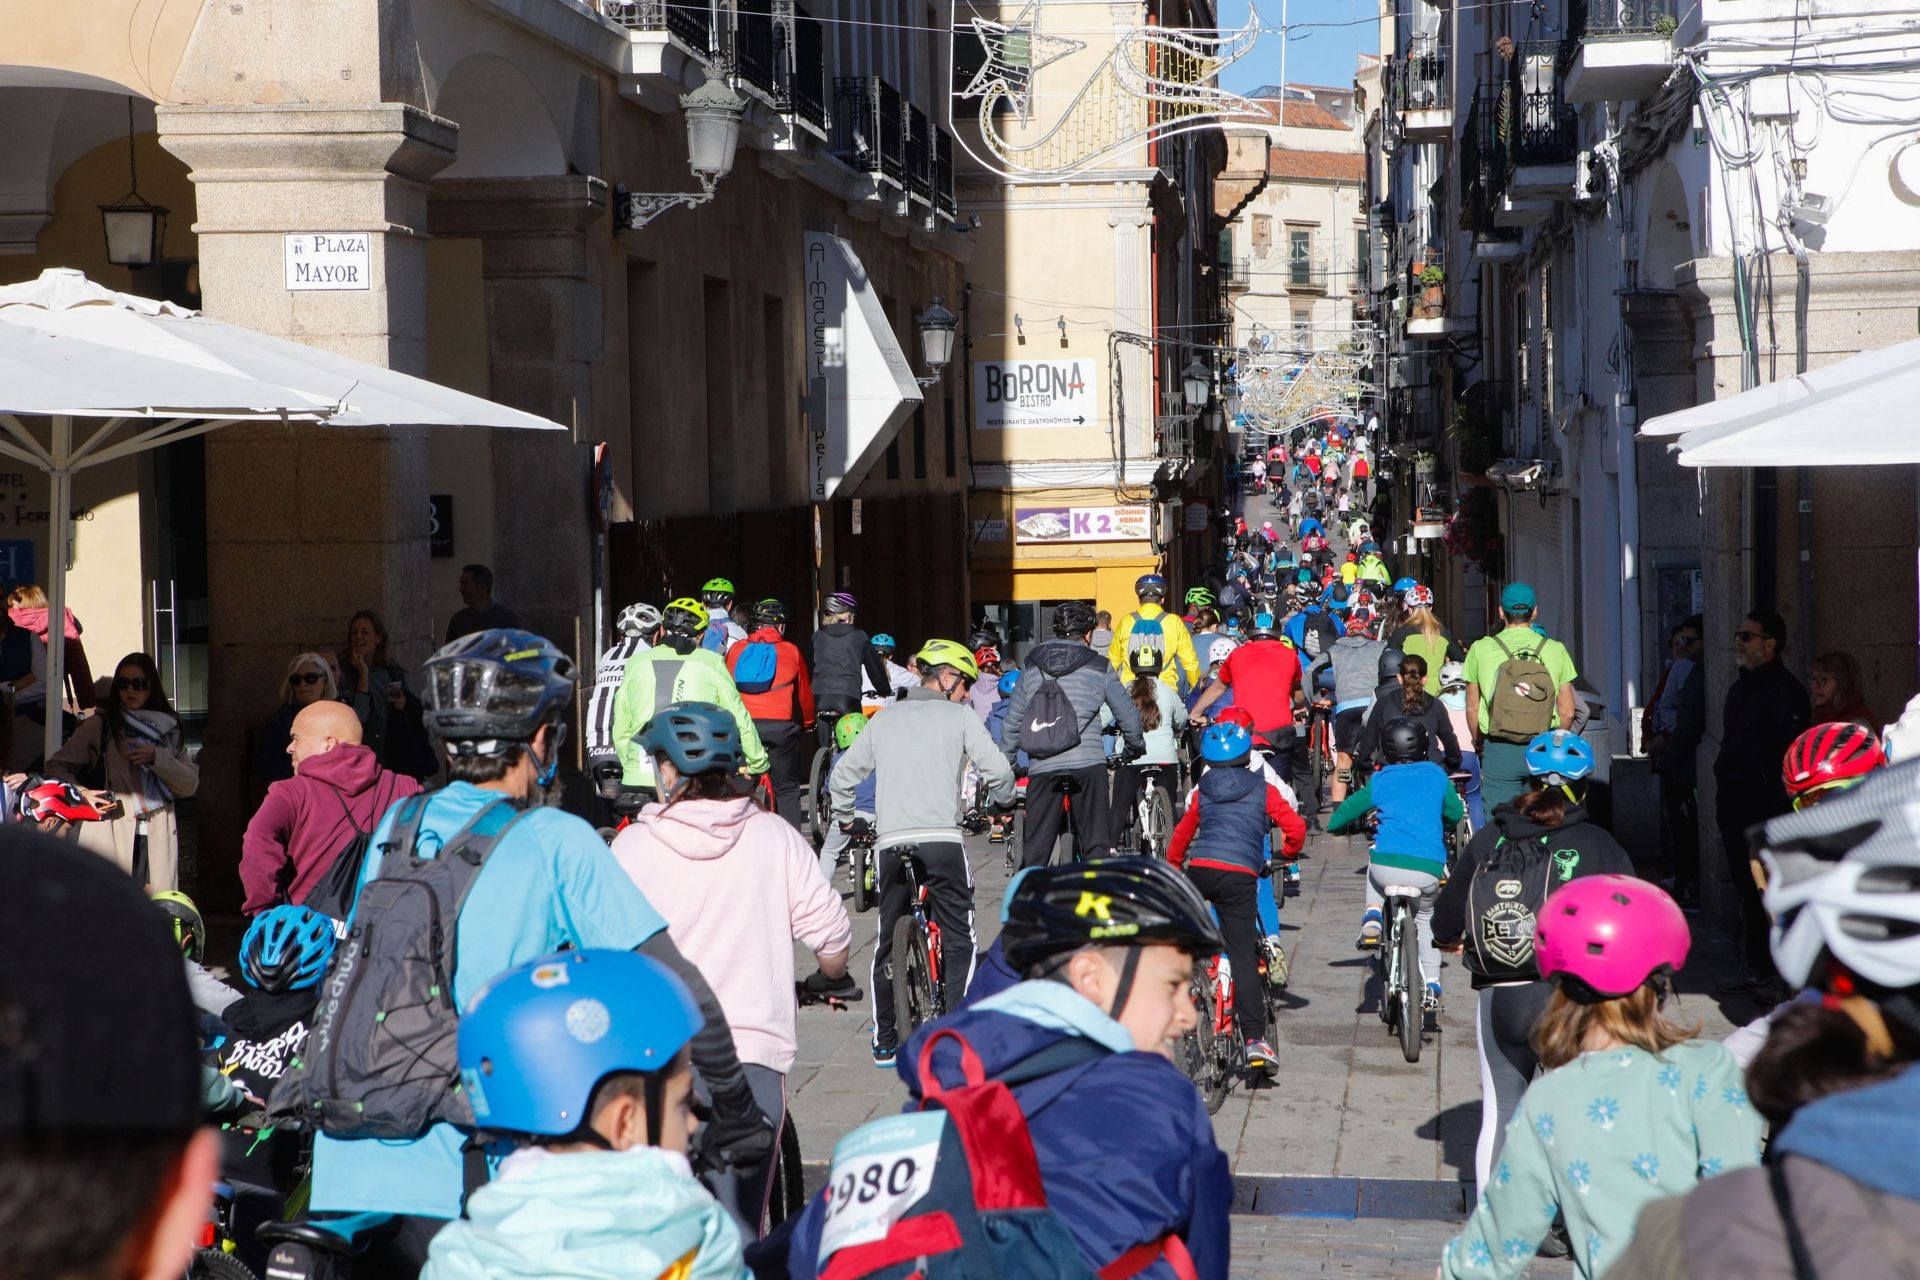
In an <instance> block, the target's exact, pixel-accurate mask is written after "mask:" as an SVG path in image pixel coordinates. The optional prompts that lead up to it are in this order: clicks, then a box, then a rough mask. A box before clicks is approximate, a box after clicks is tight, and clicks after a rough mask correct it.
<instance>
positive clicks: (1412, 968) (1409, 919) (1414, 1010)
mask: <svg viewBox="0 0 1920 1280" xmlns="http://www.w3.org/2000/svg"><path fill="white" fill-rule="evenodd" d="M1394 915H1395V916H1396V917H1397V918H1398V919H1399V921H1400V930H1399V932H1400V938H1399V946H1400V981H1399V983H1398V986H1399V988H1400V1026H1399V1027H1398V1031H1399V1033H1400V1054H1401V1056H1402V1057H1404V1058H1405V1059H1406V1060H1407V1061H1408V1062H1418V1061H1420V1031H1421V1024H1422V1023H1424V1022H1425V1021H1426V1015H1425V1014H1424V1013H1423V1012H1422V1007H1423V1006H1422V1004H1421V997H1422V996H1424V995H1425V994H1426V988H1427V984H1426V983H1425V982H1424V981H1422V979H1421V977H1420V931H1419V929H1418V928H1417V927H1416V926H1415V924H1414V919H1413V908H1412V906H1411V905H1409V904H1408V902H1407V900H1406V899H1405V898H1402V899H1400V903H1399V905H1398V906H1396V907H1395V908H1394Z"/></svg>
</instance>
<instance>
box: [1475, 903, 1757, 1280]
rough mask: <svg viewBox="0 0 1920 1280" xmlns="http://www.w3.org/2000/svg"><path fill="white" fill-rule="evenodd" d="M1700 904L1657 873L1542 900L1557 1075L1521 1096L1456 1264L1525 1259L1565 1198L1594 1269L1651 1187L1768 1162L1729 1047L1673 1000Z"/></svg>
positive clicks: (1490, 1268) (1523, 1263) (1582, 1268)
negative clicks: (1683, 904)
mask: <svg viewBox="0 0 1920 1280" xmlns="http://www.w3.org/2000/svg"><path fill="white" fill-rule="evenodd" d="M1691 943H1692V938H1691V936H1690V935H1689V933H1688V930H1687V920H1686V917H1685V916H1684V915H1682V914H1681V913H1680V908H1679V907H1678V906H1677V905H1675V903H1674V901H1673V899H1672V898H1670V897H1668V896H1667V895H1666V893H1665V892H1664V891H1662V890H1661V889H1660V888H1659V886H1657V885H1652V884H1648V883H1647V882H1646V881H1644V880H1636V879H1635V878H1633V877H1632V876H1624V875H1602V876H1585V877H1582V878H1580V879H1577V880H1575V881H1573V882H1572V883H1570V884H1566V885H1562V886H1561V887H1560V888H1558V889H1556V890H1554V891H1553V893H1552V894H1551V895H1550V896H1549V897H1548V898H1547V899H1546V902H1545V904H1544V905H1543V906H1542V907H1541V908H1540V911H1539V915H1538V923H1537V927H1536V929H1535V931H1534V934H1533V950H1534V954H1535V956H1536V957H1537V959H1538V963H1539V968H1540V972H1541V973H1542V974H1543V975H1545V976H1546V977H1547V978H1548V979H1549V980H1550V981H1551V982H1552V983H1553V993H1552V995H1551V996H1550V997H1549V999H1548V1001H1547V1007H1546V1009H1545V1011H1543V1012H1542V1013H1541V1015H1540V1020H1539V1021H1538V1023H1536V1024H1535V1026H1534V1028H1533V1045H1534V1049H1535V1051H1536V1052H1537V1053H1538V1054H1539V1056H1540V1062H1541V1065H1542V1066H1544V1067H1546V1068H1547V1072H1546V1074H1545V1075H1543V1076H1541V1077H1540V1078H1539V1079H1538V1080H1535V1081H1534V1082H1533V1084H1532V1085H1531V1086H1530V1087H1529V1088H1528V1089H1527V1092H1526V1097H1525V1098H1524V1099H1523V1100H1522V1101H1521V1104H1520V1110H1519V1114H1518V1115H1516V1116H1515V1117H1514V1122H1513V1125H1512V1127H1511V1129H1510V1130H1509V1131H1508V1133H1507V1140H1506V1145H1505V1147H1504V1148H1503V1150H1502V1151H1501V1153H1500V1158H1499V1160H1498V1161H1497V1162H1496V1163H1495V1165H1494V1167H1493V1170H1492V1173H1491V1176H1490V1177H1489V1178H1488V1179H1487V1181H1485V1182H1484V1183H1482V1184H1481V1186H1482V1191H1481V1197H1480V1204H1479V1207H1478V1208H1476V1209H1475V1210H1474V1212H1473V1216H1472V1217H1471V1218H1469V1219H1468V1220H1467V1224H1466V1227H1465V1228H1464V1229H1463V1230H1462V1231H1461V1233H1460V1234H1459V1235H1457V1236H1455V1237H1454V1238H1453V1239H1452V1240H1451V1241H1449V1242H1448V1244H1447V1247H1446V1252H1445V1253H1444V1254H1443V1255H1442V1257H1441V1260H1440V1275H1441V1277H1442V1278H1443V1280H1464V1278H1466V1277H1474V1278H1475V1280H1481V1278H1483V1277H1484V1278H1485V1280H1505V1278H1506V1277H1517V1276H1520V1275H1523V1274H1524V1273H1525V1272H1526V1270H1527V1267H1528V1265H1529V1264H1530V1263H1531V1262H1532V1261H1533V1254H1534V1250H1535V1249H1536V1248H1537V1247H1538V1246H1539V1244H1540V1242H1541V1241H1542V1240H1543V1239H1545V1237H1546V1235H1547V1232H1548V1229H1549V1228H1550V1227H1551V1226H1552V1225H1553V1221H1554V1217H1555V1215H1556V1212H1557V1213H1558V1214H1560V1215H1563V1216H1564V1217H1565V1219H1566V1224H1567V1233H1568V1236H1569V1237H1570V1238H1571V1240H1572V1244H1573V1265H1574V1271H1575V1274H1576V1275H1579V1276H1580V1277H1582V1280H1591V1278H1592V1277H1595V1276H1599V1275H1602V1274H1607V1273H1608V1272H1609V1271H1610V1269H1611V1268H1612V1267H1613V1264H1614V1261H1615V1260H1616V1258H1617V1257H1618V1256H1619V1254H1620V1253H1621V1251H1622V1250H1624V1249H1625V1248H1626V1247H1627V1244H1628V1242H1629V1241H1630V1240H1631V1239H1632V1236H1633V1227H1634V1220H1635V1219H1636V1218H1637V1217H1638V1216H1639V1214H1640V1210H1641V1209H1642V1208H1643V1207H1644V1206H1646V1205H1647V1204H1648V1203H1649V1202H1651V1201H1653V1200H1655V1199H1658V1198H1660V1197H1661V1196H1663V1195H1669V1194H1672V1193H1673V1192H1675V1191H1685V1190H1688V1189H1690V1188H1691V1187H1693V1186H1694V1184H1696V1183H1697V1182H1699V1181H1701V1180H1702V1179H1703V1178H1709V1177H1712V1176H1714V1175H1715V1174H1718V1173H1720V1172H1722V1171H1723V1170H1728V1169H1738V1168H1742V1167H1745V1166H1748V1165H1752V1164H1755V1163H1758V1161H1759V1157H1760V1117H1759V1115H1758V1114H1757V1113H1756V1112H1755V1111H1754V1109H1753V1107H1752V1105H1751V1104H1749V1103H1748V1101H1747V1094H1746V1090H1745V1089H1743V1088H1742V1087H1741V1080H1740V1068H1739V1066H1738V1064H1736V1063H1735V1062H1734V1060H1733V1055H1732V1054H1730V1053H1728V1052H1727V1050H1726V1048H1725V1047H1724V1046H1722V1045H1720V1044H1718V1043H1715V1042H1714V1041H1711V1040H1701V1039H1696V1038H1695V1037H1697V1036H1698V1035H1699V1028H1698V1027H1692V1028H1687V1027H1682V1026H1681V1025H1679V1024H1678V1023H1676V1022H1675V1021H1674V1020H1673V1019H1671V1018H1670V1017H1668V1016H1667V1013H1666V1006H1667V1004H1668V1002H1669V1001H1670V1000H1671V999H1672V995H1673V975H1674V974H1675V973H1676V972H1677V971H1678V970H1679V969H1680V968H1681V966H1683V965H1684V964H1685V963H1686V960H1687V952H1688V950H1689V949H1690V947H1691Z"/></svg>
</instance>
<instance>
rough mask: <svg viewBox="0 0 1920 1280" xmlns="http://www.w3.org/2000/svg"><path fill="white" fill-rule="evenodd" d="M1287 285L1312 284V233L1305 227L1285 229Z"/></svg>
mask: <svg viewBox="0 0 1920 1280" xmlns="http://www.w3.org/2000/svg"><path fill="white" fill-rule="evenodd" d="M1287 283H1288V284H1290V285H1309V284H1312V283H1313V232H1312V231H1311V230H1310V229H1308V228H1306V227H1289V228H1287Z"/></svg>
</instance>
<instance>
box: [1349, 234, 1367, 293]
mask: <svg viewBox="0 0 1920 1280" xmlns="http://www.w3.org/2000/svg"><path fill="white" fill-rule="evenodd" d="M1371 256H1372V254H1371V252H1370V246H1369V245H1368V243H1367V228H1366V224H1365V223H1362V224H1361V225H1360V226H1357V227H1355V228H1354V229H1353V284H1354V291H1355V292H1356V293H1357V292H1360V291H1361V290H1362V289H1364V287H1365V285H1366V282H1367V278H1368V276H1369V275H1370V274H1371V273H1370V272H1369V271H1368V270H1367V268H1368V266H1369V265H1370V264H1369V262H1368V259H1369V258H1370V257H1371Z"/></svg>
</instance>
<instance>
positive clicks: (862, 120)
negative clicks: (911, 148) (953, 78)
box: [831, 76, 907, 187]
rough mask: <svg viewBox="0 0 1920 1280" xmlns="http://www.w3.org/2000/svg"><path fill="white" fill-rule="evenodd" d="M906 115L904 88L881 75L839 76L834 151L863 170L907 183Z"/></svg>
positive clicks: (835, 83) (835, 89)
mask: <svg viewBox="0 0 1920 1280" xmlns="http://www.w3.org/2000/svg"><path fill="white" fill-rule="evenodd" d="M905 126H906V115H905V113H904V112H903V111H902V110H901V106H900V91H899V90H898V89H896V88H894V87H893V86H892V85H890V84H888V83H887V82H886V81H885V80H882V79H881V78H880V77H879V76H835V77H834V80H833V139H832V143H831V147H832V150H833V153H834V154H835V155H837V156H839V157H840V158H841V159H842V160H844V161H846V162H847V164H849V165H850V166H852V167H853V168H855V169H857V170H859V171H860V172H861V173H874V174H878V175H880V176H881V177H882V178H884V179H886V180H887V181H889V182H891V183H893V184H894V185H895V186H900V187H904V186H905V185H906V174H907V145H906V127H905Z"/></svg>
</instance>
